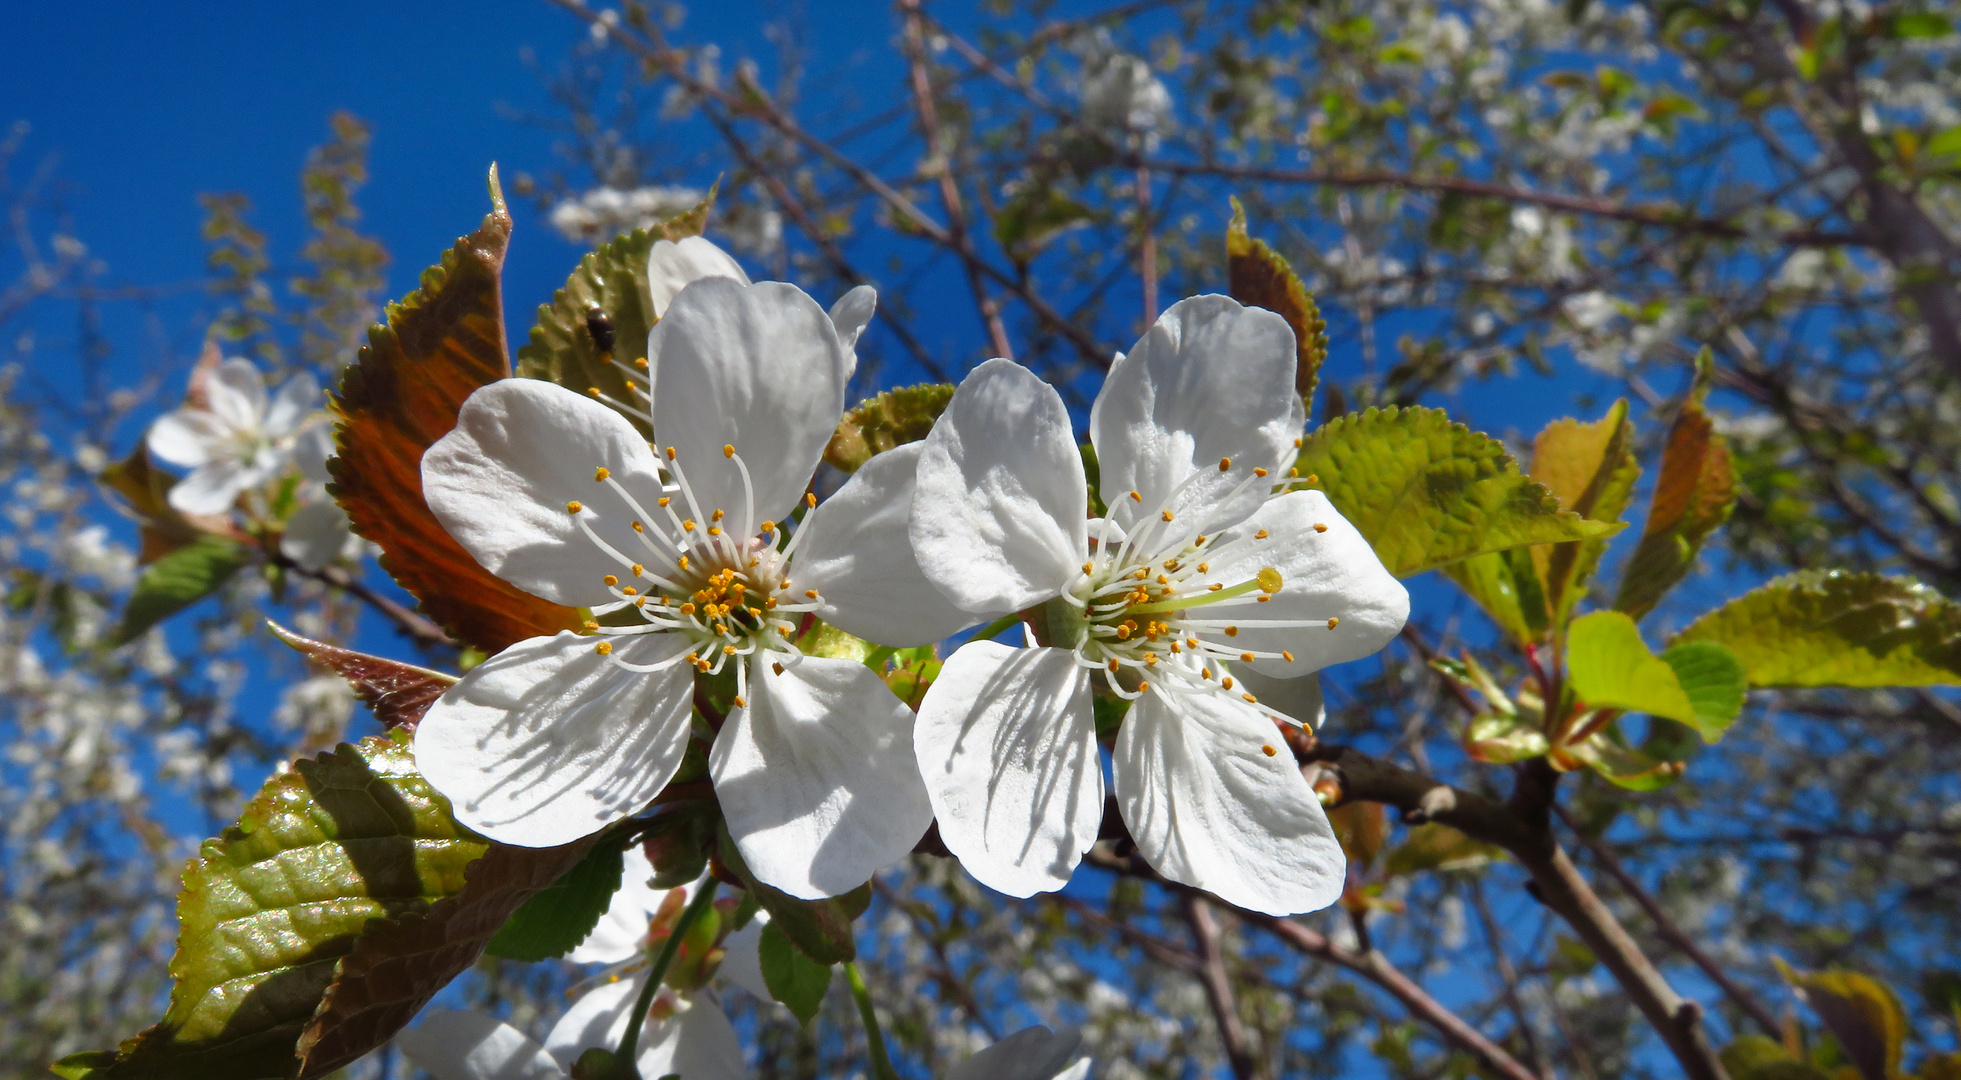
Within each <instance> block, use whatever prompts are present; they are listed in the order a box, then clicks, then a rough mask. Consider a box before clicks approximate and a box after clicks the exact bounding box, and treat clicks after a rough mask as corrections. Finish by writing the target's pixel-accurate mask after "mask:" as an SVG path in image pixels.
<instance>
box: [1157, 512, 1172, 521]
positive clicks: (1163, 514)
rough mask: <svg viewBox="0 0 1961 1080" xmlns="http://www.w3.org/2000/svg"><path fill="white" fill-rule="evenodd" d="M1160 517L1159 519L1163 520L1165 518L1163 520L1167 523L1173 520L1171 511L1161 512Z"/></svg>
mask: <svg viewBox="0 0 1961 1080" xmlns="http://www.w3.org/2000/svg"><path fill="white" fill-rule="evenodd" d="M1158 516H1159V517H1161V518H1163V519H1164V520H1166V521H1170V520H1171V511H1169V510H1163V511H1160V512H1159V513H1158Z"/></svg>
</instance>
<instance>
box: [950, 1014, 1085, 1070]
mask: <svg viewBox="0 0 1961 1080" xmlns="http://www.w3.org/2000/svg"><path fill="white" fill-rule="evenodd" d="M1082 1047H1083V1035H1082V1032H1080V1031H1077V1030H1076V1029H1075V1028H1072V1027H1066V1028H1063V1029H1062V1030H1061V1031H1050V1030H1049V1029H1048V1028H1045V1027H1031V1028H1023V1029H1021V1030H1020V1031H1017V1032H1015V1033H1014V1034H1013V1035H1010V1036H1008V1037H1007V1038H1005V1039H1002V1040H1001V1041H1000V1042H997V1043H995V1044H994V1045H993V1046H990V1047H988V1048H987V1049H985V1050H982V1051H981V1052H980V1053H978V1054H975V1055H974V1056H973V1057H970V1058H968V1059H967V1060H965V1061H963V1062H961V1063H960V1064H958V1065H955V1066H954V1067H953V1068H951V1069H948V1070H947V1073H946V1080H1059V1078H1060V1077H1061V1076H1062V1075H1063V1074H1064V1073H1065V1072H1070V1071H1071V1070H1072V1069H1073V1068H1074V1067H1073V1066H1070V1065H1069V1064H1068V1062H1069V1059H1070V1058H1073V1057H1075V1056H1076V1055H1077V1054H1079V1053H1081V1052H1082ZM1077 1064H1078V1065H1081V1066H1084V1069H1083V1072H1082V1075H1087V1065H1088V1059H1087V1058H1085V1059H1084V1060H1083V1061H1081V1062H1078V1063H1077Z"/></svg>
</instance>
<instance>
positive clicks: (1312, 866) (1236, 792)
mask: <svg viewBox="0 0 1961 1080" xmlns="http://www.w3.org/2000/svg"><path fill="white" fill-rule="evenodd" d="M1175 700H1176V702H1177V708H1176V711H1174V707H1173V706H1172V705H1171V704H1169V703H1167V701H1166V700H1165V699H1164V698H1163V697H1161V696H1160V694H1159V693H1158V692H1156V691H1153V692H1151V693H1149V694H1146V695H1145V696H1144V697H1142V698H1140V699H1138V701H1137V703H1136V704H1135V705H1132V706H1131V707H1130V714H1129V715H1128V716H1126V717H1125V718H1124V723H1123V729H1122V730H1121V731H1119V732H1118V734H1117V745H1116V748H1115V750H1114V751H1113V753H1112V755H1111V758H1112V768H1111V771H1112V773H1113V775H1114V778H1115V781H1116V788H1117V806H1118V808H1119V809H1120V810H1122V811H1123V819H1124V823H1125V824H1127V825H1129V826H1130V835H1131V838H1132V839H1133V840H1135V841H1136V842H1137V850H1138V852H1139V853H1140V854H1142V855H1143V856H1144V859H1145V861H1147V862H1149V863H1150V864H1151V866H1152V867H1153V868H1155V869H1156V870H1157V872H1158V873H1160V874H1163V875H1164V876H1165V877H1167V878H1170V879H1171V880H1173V881H1179V882H1183V883H1184V884H1186V885H1190V886H1193V887H1194V888H1199V889H1204V890H1205V891H1207V892H1209V893H1211V894H1212V895H1214V896H1217V897H1218V898H1219V899H1221V900H1224V901H1226V902H1227V903H1229V904H1237V905H1238V906H1240V907H1243V908H1249V909H1251V910H1253V911H1263V912H1266V913H1267V914H1269V915H1296V914H1299V913H1301V912H1306V911H1318V910H1320V909H1321V908H1324V907H1327V906H1328V905H1329V904H1332V903H1334V902H1335V900H1336V899H1337V898H1338V897H1340V896H1341V888H1342V880H1343V877H1344V875H1345V874H1346V873H1347V863H1346V861H1345V860H1344V859H1343V857H1342V853H1341V845H1340V844H1339V843H1337V842H1336V840H1335V834H1334V830H1333V829H1331V828H1329V826H1328V816H1327V814H1325V813H1323V812H1322V810H1321V803H1320V801H1319V800H1318V799H1316V798H1315V796H1314V791H1313V789H1312V788H1310V787H1308V784H1307V780H1306V779H1304V778H1303V777H1302V776H1301V771H1300V767H1299V766H1298V765H1296V764H1295V763H1294V756H1293V755H1292V754H1290V753H1288V752H1287V748H1286V744H1285V743H1284V742H1282V741H1281V738H1280V732H1279V731H1278V730H1276V729H1275V728H1274V726H1273V722H1272V721H1271V720H1269V719H1267V718H1266V716H1265V715H1264V714H1262V713H1260V712H1259V711H1258V710H1257V709H1255V708H1253V707H1252V706H1249V705H1245V704H1243V703H1241V702H1239V701H1237V700H1235V699H1232V698H1229V697H1227V696H1226V695H1225V694H1223V693H1221V694H1215V695H1203V696H1199V695H1194V696H1190V697H1179V698H1177V699H1175ZM1263 746H1271V747H1274V748H1275V751H1276V752H1275V753H1274V754H1273V755H1272V756H1268V755H1267V754H1266V752H1265V751H1264V750H1262V749H1261V748H1262V747H1263Z"/></svg>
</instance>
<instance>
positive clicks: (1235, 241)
mask: <svg viewBox="0 0 1961 1080" xmlns="http://www.w3.org/2000/svg"><path fill="white" fill-rule="evenodd" d="M1226 283H1227V284H1226V291H1227V292H1228V293H1229V294H1231V296H1232V298H1233V299H1234V300H1237V301H1239V302H1240V303H1242V304H1248V305H1251V306H1253V307H1263V308H1265V309H1267V310H1268V311H1271V312H1274V313H1275V314H1277V315H1279V316H1280V317H1281V318H1283V319H1286V320H1287V325H1288V326H1291V327H1293V328H1294V351H1295V352H1296V353H1297V354H1298V355H1299V357H1300V368H1299V369H1298V370H1297V371H1296V372H1295V373H1294V386H1295V389H1297V390H1299V391H1300V395H1301V400H1302V401H1303V402H1307V403H1309V404H1310V405H1311V404H1312V402H1313V400H1314V384H1315V382H1316V381H1318V380H1319V378H1320V375H1321V361H1323V360H1325V359H1327V358H1328V324H1327V322H1326V320H1324V319H1322V318H1321V309H1320V308H1319V307H1317V306H1316V305H1315V303H1314V297H1313V296H1312V295H1311V294H1310V293H1309V292H1308V291H1307V286H1306V285H1304V284H1302V283H1301V279H1300V275H1299V274H1296V273H1294V268H1293V267H1292V266H1289V265H1288V264H1287V260H1286V259H1284V258H1282V257H1281V255H1280V253H1279V252H1277V251H1275V250H1273V249H1272V248H1270V247H1268V246H1267V245H1266V241H1264V240H1256V239H1254V238H1253V237H1252V236H1251V235H1250V234H1249V233H1247V231H1246V208H1245V207H1243V206H1241V205H1239V200H1238V199H1234V200H1233V201H1232V224H1231V225H1230V226H1228V227H1227V229H1226Z"/></svg>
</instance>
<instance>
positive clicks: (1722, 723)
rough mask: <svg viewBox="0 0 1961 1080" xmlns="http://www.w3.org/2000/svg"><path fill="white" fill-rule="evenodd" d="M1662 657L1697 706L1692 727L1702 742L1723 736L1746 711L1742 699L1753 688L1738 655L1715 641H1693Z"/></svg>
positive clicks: (1694, 706) (1664, 653)
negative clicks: (1746, 677) (1745, 676)
mask: <svg viewBox="0 0 1961 1080" xmlns="http://www.w3.org/2000/svg"><path fill="white" fill-rule="evenodd" d="M1661 659H1662V662H1663V663H1665V664H1667V665H1668V666H1669V667H1670V668H1672V669H1674V671H1675V679H1676V681H1677V682H1679V683H1680V684H1681V686H1682V692H1683V693H1685V694H1687V695H1688V696H1689V704H1690V705H1691V706H1692V707H1693V708H1694V709H1695V722H1694V724H1693V726H1694V728H1695V730H1696V732H1697V733H1698V734H1700V735H1701V736H1702V741H1704V742H1711V743H1713V742H1715V741H1716V740H1718V739H1720V738H1722V737H1723V732H1725V731H1727V730H1729V726H1730V725H1731V724H1732V723H1734V722H1735V721H1736V718H1737V716H1738V715H1739V714H1741V713H1742V712H1743V698H1744V696H1745V695H1746V694H1748V693H1749V691H1750V685H1749V681H1748V680H1747V679H1745V678H1744V676H1743V664H1742V663H1741V662H1739V661H1738V660H1737V659H1736V654H1735V653H1732V652H1730V651H1729V650H1728V649H1725V648H1723V647H1722V646H1721V645H1718V644H1716V643H1715V642H1713V641H1690V642H1684V643H1683V644H1680V645H1676V646H1674V647H1673V648H1670V649H1668V650H1667V651H1665V652H1663V653H1662V654H1661Z"/></svg>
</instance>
